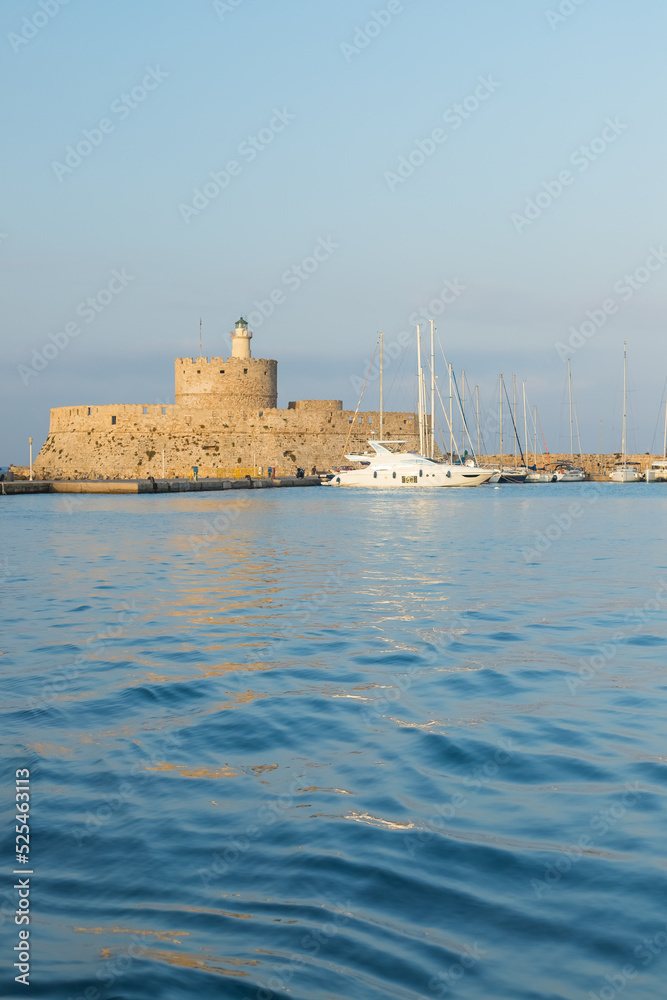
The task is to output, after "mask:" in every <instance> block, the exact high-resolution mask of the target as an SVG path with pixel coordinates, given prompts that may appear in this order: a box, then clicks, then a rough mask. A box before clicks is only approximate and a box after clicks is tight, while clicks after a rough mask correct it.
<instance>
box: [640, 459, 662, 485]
mask: <svg viewBox="0 0 667 1000" xmlns="http://www.w3.org/2000/svg"><path fill="white" fill-rule="evenodd" d="M644 477H645V479H646V482H647V483H667V459H664V458H663V459H660V460H659V461H657V462H651V468H650V469H647V470H646V472H645V473H644Z"/></svg>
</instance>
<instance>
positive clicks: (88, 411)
mask: <svg viewBox="0 0 667 1000" xmlns="http://www.w3.org/2000/svg"><path fill="white" fill-rule="evenodd" d="M88 416H90V407H88Z"/></svg>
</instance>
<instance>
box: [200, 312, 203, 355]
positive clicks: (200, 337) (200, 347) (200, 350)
mask: <svg viewBox="0 0 667 1000" xmlns="http://www.w3.org/2000/svg"><path fill="white" fill-rule="evenodd" d="M199 357H200V358H201V357H203V355H202V349H201V316H200V317H199Z"/></svg>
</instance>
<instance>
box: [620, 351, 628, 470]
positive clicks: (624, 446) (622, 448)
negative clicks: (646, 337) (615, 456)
mask: <svg viewBox="0 0 667 1000" xmlns="http://www.w3.org/2000/svg"><path fill="white" fill-rule="evenodd" d="M625 368H626V356H625V341H623V441H622V442H621V451H622V452H623V465H625V454H626V442H625V392H626V388H627V384H626V374H625Z"/></svg>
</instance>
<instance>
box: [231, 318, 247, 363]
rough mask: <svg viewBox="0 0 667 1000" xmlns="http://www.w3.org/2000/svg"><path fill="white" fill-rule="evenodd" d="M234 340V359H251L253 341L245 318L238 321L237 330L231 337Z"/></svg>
mask: <svg viewBox="0 0 667 1000" xmlns="http://www.w3.org/2000/svg"><path fill="white" fill-rule="evenodd" d="M229 336H230V337H231V338H232V357H233V358H244V359H247V358H250V357H252V355H251V353H250V341H251V339H252V333H251V332H250V330H249V329H248V324H247V323H246V321H245V320H244V318H243V316H241V318H240V319H237V321H236V328H235V329H234V330H233V331H232V333H230V335H229Z"/></svg>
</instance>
